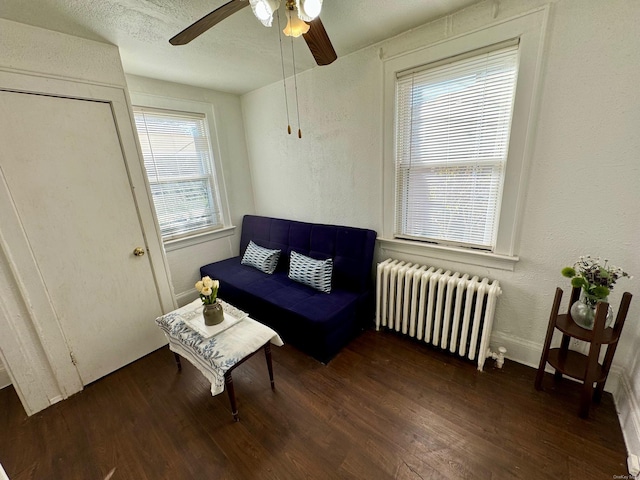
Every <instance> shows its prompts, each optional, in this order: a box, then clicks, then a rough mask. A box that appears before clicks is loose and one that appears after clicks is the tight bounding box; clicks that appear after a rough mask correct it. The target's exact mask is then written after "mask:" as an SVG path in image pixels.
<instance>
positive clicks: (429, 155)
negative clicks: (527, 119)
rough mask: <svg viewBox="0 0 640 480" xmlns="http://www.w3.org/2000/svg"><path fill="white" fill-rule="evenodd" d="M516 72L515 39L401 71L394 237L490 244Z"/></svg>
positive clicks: (479, 245) (489, 247)
mask: <svg viewBox="0 0 640 480" xmlns="http://www.w3.org/2000/svg"><path fill="white" fill-rule="evenodd" d="M517 72H518V46H517V45H512V46H509V47H506V48H500V49H499V50H495V49H494V51H490V52H487V53H482V54H478V55H474V56H471V57H468V58H464V59H461V60H457V61H452V62H449V63H446V64H441V65H438V66H432V67H429V66H426V67H425V68H422V69H417V70H416V69H414V70H412V71H410V72H406V73H399V74H398V76H397V80H396V222H395V223H396V225H395V235H396V237H400V238H408V239H416V240H424V241H430V242H436V243H443V244H449V245H460V246H468V247H475V248H481V249H486V250H492V249H493V247H494V246H495V241H496V234H497V224H498V218H499V211H500V203H501V196H502V190H503V184H504V172H505V164H506V161H507V150H508V144H509V133H510V126H511V116H512V111H513V99H514V94H515V86H516V80H517Z"/></svg>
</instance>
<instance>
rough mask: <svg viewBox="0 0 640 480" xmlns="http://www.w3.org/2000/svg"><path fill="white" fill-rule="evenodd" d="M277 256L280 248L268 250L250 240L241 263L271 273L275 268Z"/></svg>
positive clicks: (278, 256)
mask: <svg viewBox="0 0 640 480" xmlns="http://www.w3.org/2000/svg"><path fill="white" fill-rule="evenodd" d="M279 258H280V250H270V249H268V248H264V247H261V246H260V245H256V244H255V243H253V241H250V242H249V245H247V249H246V250H245V251H244V255H243V256H242V262H241V263H242V265H249V266H250V267H255V268H257V269H258V270H260V271H261V272H264V273H268V274H272V273H273V272H274V271H275V270H276V266H277V265H278V259H279Z"/></svg>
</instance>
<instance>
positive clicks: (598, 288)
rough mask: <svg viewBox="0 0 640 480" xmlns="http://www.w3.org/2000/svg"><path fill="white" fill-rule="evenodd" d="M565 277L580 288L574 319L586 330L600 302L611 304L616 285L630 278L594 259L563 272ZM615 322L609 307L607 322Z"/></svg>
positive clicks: (573, 308) (582, 259)
mask: <svg viewBox="0 0 640 480" xmlns="http://www.w3.org/2000/svg"><path fill="white" fill-rule="evenodd" d="M562 275H563V276H564V277H567V278H570V279H571V286H572V287H574V288H580V298H579V299H578V301H577V302H575V303H574V304H573V305H572V306H571V310H570V312H571V317H572V318H573V320H574V321H575V322H576V323H577V324H578V325H580V326H581V327H583V328H587V329H592V328H593V322H594V318H595V309H596V305H597V304H598V302H607V303H608V302H609V294H610V293H611V291H612V290H613V287H614V285H615V284H616V282H617V281H618V280H619V279H621V278H623V277H627V278H629V279H631V278H633V277H631V276H629V274H628V273H627V272H625V271H624V270H623V269H622V268H620V267H616V266H613V265H610V264H609V260H607V259H604V261H603V260H602V259H601V258H600V257H592V256H591V255H585V256H581V257H580V258H579V259H578V261H577V262H576V263H575V264H574V265H573V267H565V268H563V269H562ZM612 321H613V310H612V309H611V306H609V311H608V313H607V322H606V325H605V326H607V327H608V326H609V325H610V324H611V322H612Z"/></svg>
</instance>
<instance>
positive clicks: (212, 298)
mask: <svg viewBox="0 0 640 480" xmlns="http://www.w3.org/2000/svg"><path fill="white" fill-rule="evenodd" d="M218 288H220V282H219V281H218V280H211V278H210V277H202V280H198V281H197V282H196V290H198V293H200V299H201V300H202V303H203V304H204V305H212V304H214V303H216V299H217V298H218Z"/></svg>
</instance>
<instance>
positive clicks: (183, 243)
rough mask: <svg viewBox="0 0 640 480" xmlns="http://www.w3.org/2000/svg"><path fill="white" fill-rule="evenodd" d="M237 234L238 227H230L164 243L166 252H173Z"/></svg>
mask: <svg viewBox="0 0 640 480" xmlns="http://www.w3.org/2000/svg"><path fill="white" fill-rule="evenodd" d="M235 233H236V227H235V226H233V225H232V226H230V227H224V228H220V229H218V230H212V231H210V232H204V233H197V234H195V235H191V236H189V237H184V238H178V239H175V240H168V241H166V242H164V249H165V251H166V252H172V251H174V250H180V249H183V248H188V247H192V246H193V245H198V244H200V243H205V242H210V241H212V240H218V239H219V238H225V237H230V236H231V235H234V234H235Z"/></svg>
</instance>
